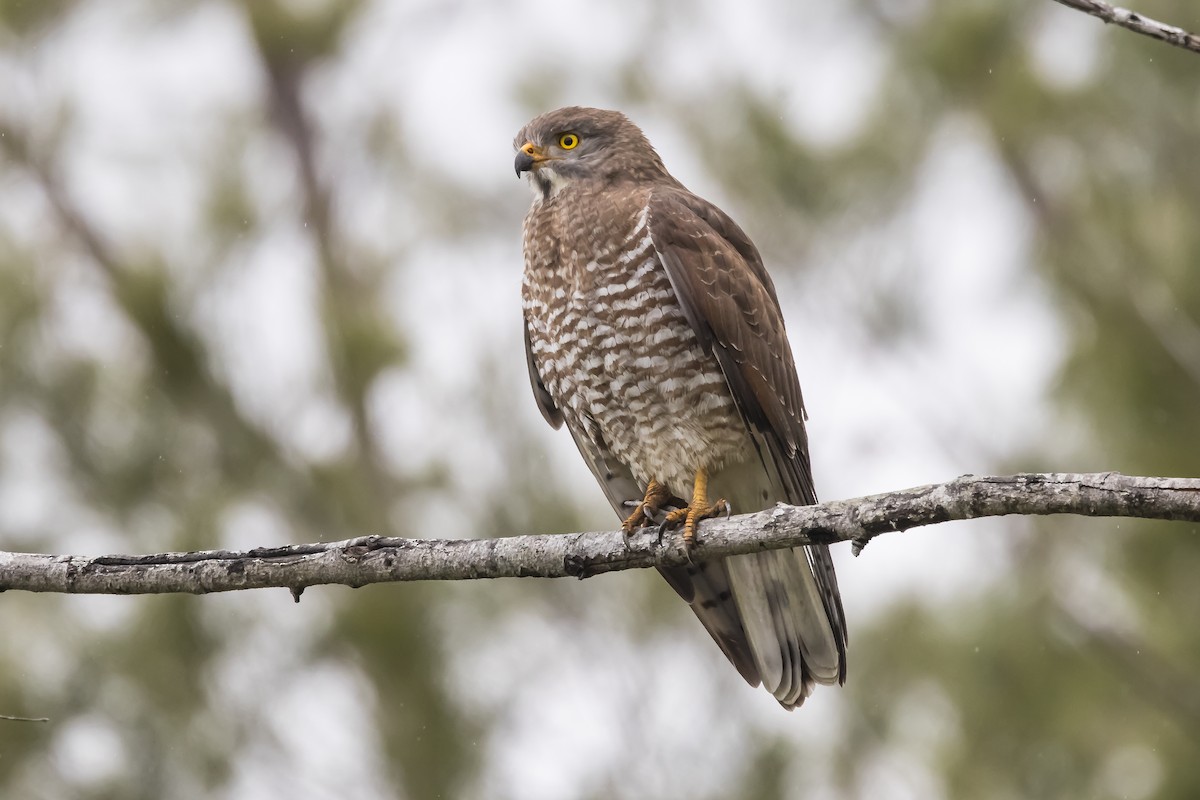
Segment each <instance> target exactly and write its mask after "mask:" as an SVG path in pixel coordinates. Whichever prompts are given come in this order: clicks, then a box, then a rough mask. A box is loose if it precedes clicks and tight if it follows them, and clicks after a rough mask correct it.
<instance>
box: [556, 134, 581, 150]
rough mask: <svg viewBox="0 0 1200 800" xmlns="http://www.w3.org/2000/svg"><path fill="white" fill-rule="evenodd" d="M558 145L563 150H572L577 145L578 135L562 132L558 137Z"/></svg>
mask: <svg viewBox="0 0 1200 800" xmlns="http://www.w3.org/2000/svg"><path fill="white" fill-rule="evenodd" d="M558 146H559V147H561V148H562V149H563V150H574V149H575V148H576V147H578V146H579V137H578V136H576V135H575V134H573V133H564V134H563V135H562V136H560V137H558Z"/></svg>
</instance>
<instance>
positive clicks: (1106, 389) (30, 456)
mask: <svg viewBox="0 0 1200 800" xmlns="http://www.w3.org/2000/svg"><path fill="white" fill-rule="evenodd" d="M1139 10H1141V11H1143V12H1145V13H1147V14H1149V15H1151V16H1155V17H1158V18H1161V19H1164V20H1167V21H1170V22H1173V23H1175V24H1178V25H1181V26H1183V27H1186V28H1190V29H1193V30H1195V29H1200V11H1198V9H1197V7H1196V5H1195V3H1194V2H1193V0H1143V1H1142V2H1141V3H1140V4H1139ZM1198 70H1200V56H1197V55H1194V54H1189V53H1186V52H1183V51H1180V50H1176V49H1173V48H1170V47H1167V46H1165V45H1163V44H1161V43H1157V42H1154V41H1151V40H1149V39H1146V38H1143V37H1139V36H1136V35H1134V34H1132V33H1129V32H1127V31H1123V30H1119V29H1114V28H1107V27H1105V26H1103V25H1102V24H1100V23H1099V22H1098V21H1097V20H1095V19H1093V18H1090V17H1087V16H1085V15H1083V14H1080V13H1078V12H1074V11H1071V10H1068V9H1066V8H1064V7H1062V6H1059V5H1057V4H1056V3H1053V2H1051V1H1050V0H1020V1H1019V2H1018V1H1016V0H833V1H832V2H817V1H816V0H747V2H741V3H739V4H736V5H735V4H732V3H722V2H716V0H709V1H708V2H696V3H684V2H672V1H671V0H652V1H651V2H646V1H645V0H636V1H635V0H618V1H617V2H612V3H604V4H600V3H590V4H576V3H571V2H567V3H559V4H547V3H539V2H532V0H504V1H492V0H460V1H459V2H445V1H443V0H427V1H426V2H416V1H415V0H405V2H390V1H389V0H374V1H371V0H362V1H361V2H322V1H321V0H289V1H288V2H283V0H245V2H236V1H235V0H223V1H220V0H212V1H210V2H187V1H185V0H103V1H101V0H42V1H41V2H32V0H24V1H22V0H0V547H2V548H3V549H8V550H31V551H39V552H59V553H68V552H69V553H79V554H100V553H109V552H156V551H162V550H181V549H195V548H214V547H232V548H243V547H252V546H259V545H277V544H282V543H287V542H303V541H313V540H332V539H341V538H346V537H349V536H355V535H360V534H366V533H380V534H390V535H399V536H407V535H440V536H446V537H490V536H504V535H511V534H516V533H531V532H558V531H570V530H586V529H596V528H604V527H610V526H611V525H612V524H613V522H614V520H613V518H612V516H611V511H610V510H609V509H608V508H607V506H606V505H605V503H604V502H603V500H602V498H601V495H600V492H599V491H598V489H597V488H596V487H595V486H594V485H593V481H592V478H591V476H590V474H589V473H588V472H587V470H586V469H585V468H584V467H583V465H582V463H581V462H580V460H579V459H578V458H577V456H576V455H575V453H574V451H573V447H572V445H571V442H570V440H569V437H568V436H566V435H565V434H564V433H561V432H558V433H556V432H554V431H552V430H550V429H549V428H548V427H547V426H546V425H545V424H544V423H543V421H542V420H541V418H540V417H539V416H538V413H537V411H536V409H535V406H534V403H533V401H532V398H531V397H530V393H529V387H528V385H527V381H526V374H525V365H524V361H523V354H522V346H521V333H520V310H519V299H518V293H519V281H520V269H521V257H520V243H519V242H520V238H519V230H520V224H521V218H522V216H523V215H524V212H525V209H526V208H527V206H528V201H529V196H528V190H527V188H526V187H525V186H524V185H523V183H522V182H518V181H517V180H515V179H514V177H513V173H512V149H511V148H512V145H511V140H512V136H513V134H514V133H515V132H516V131H517V129H518V128H519V127H520V125H521V124H522V123H524V122H525V121H526V120H527V119H528V118H530V117H532V116H533V115H535V114H537V113H540V112H542V111H545V110H548V109H550V108H553V107H556V106H560V105H567V104H585V105H597V106H603V107H618V108H621V109H623V110H625V111H626V112H627V113H628V114H629V115H630V116H632V117H633V118H634V119H635V120H636V121H637V122H638V123H639V124H641V125H642V126H643V128H644V129H645V130H646V131H647V133H648V134H649V136H650V138H651V140H652V141H653V142H654V143H655V144H656V145H657V146H658V148H659V150H660V152H662V154H663V156H664V158H665V160H666V162H667V165H668V167H669V168H670V169H671V170H672V171H673V173H674V174H675V175H676V176H677V177H679V178H680V179H681V180H682V181H683V182H684V183H685V184H687V185H688V186H689V187H690V188H692V189H693V190H695V191H697V192H699V193H701V194H703V195H705V196H707V197H709V198H711V199H713V200H714V201H716V202H717V203H718V204H719V205H721V206H722V207H723V208H725V209H726V210H727V211H729V212H730V213H731V214H732V215H733V216H734V217H735V218H736V219H738V220H739V221H740V222H741V223H742V225H743V226H744V227H745V228H746V229H747V230H748V232H749V233H750V234H751V236H752V237H753V238H754V239H755V240H756V242H757V243H758V244H759V246H760V248H761V249H762V250H763V252H764V254H765V257H766V261H767V263H768V265H769V267H770V269H771V270H772V272H773V274H774V276H775V280H776V283H777V286H778V288H779V294H780V295H781V297H782V300H783V305H784V311H785V315H786V317H787V319H788V322H789V333H790V336H791V338H792V342H793V347H794V349H795V351H796V354H797V361H798V362H799V370H800V375H801V381H802V383H803V385H804V390H805V396H806V400H807V404H808V408H809V411H810V414H811V417H812V419H811V423H810V430H811V438H812V449H813V460H814V465H815V471H816V476H817V483H818V490H819V491H820V493H821V495H822V496H823V497H825V498H827V499H831V498H840V497H852V496H855V495H860V494H866V493H871V492H877V491H885V490H889V489H899V488H904V487H908V486H912V485H917V484H921V483H925V482H931V481H938V480H944V479H948V478H951V477H953V476H955V475H958V474H961V473H966V472H973V473H979V474H983V473H990V472H1011V471H1032V470H1057V471H1092V470H1095V471H1100V470H1119V471H1123V472H1128V473H1134V474H1153V475H1185V476H1194V475H1197V474H1200V446H1198V445H1200V269H1198V266H1200V225H1198V224H1197V220H1198V219H1200V158H1198V157H1197V153H1198V152H1200V151H1198V149H1197V142H1198V138H1197V136H1198V134H1197V131H1198V130H1200V88H1198V87H1200V84H1198V83H1197V79H1196V76H1197V74H1200V73H1198ZM1196 533H1197V532H1196V528H1195V526H1190V525H1185V524H1151V523H1142V522H1136V523H1135V522H1132V521H1129V520H1124V521H1111V522H1109V521H1101V520H1079V519H1073V518H1051V519H1045V520H1040V521H1031V520H1027V519H1020V518H1010V519H1001V520H989V521H982V522H976V523H967V524H953V525H944V526H940V527H939V528H936V529H933V528H930V529H923V530H918V531H912V532H910V533H907V534H902V535H892V536H886V537H883V538H882V539H880V540H877V541H876V542H875V543H873V544H872V545H871V546H870V547H869V548H867V550H866V551H865V553H864V554H863V555H862V556H861V557H859V558H857V559H855V558H852V557H850V555H849V552H848V550H847V549H844V548H840V547H839V548H837V552H836V554H835V557H836V558H837V560H838V566H839V570H840V574H841V582H842V589H843V593H844V595H845V602H846V609H847V613H848V616H849V619H850V634H851V636H850V652H849V658H850V669H849V679H848V682H847V685H846V687H845V688H844V689H842V690H829V689H825V690H820V691H818V692H817V694H816V695H815V696H814V697H812V698H811V699H810V700H809V702H808V703H807V704H806V705H805V706H804V708H803V709H801V710H800V711H798V712H796V713H794V714H788V713H785V712H783V711H782V710H781V709H780V708H779V707H778V706H777V705H776V704H775V703H774V702H773V701H772V700H771V698H770V697H769V696H768V695H767V694H766V693H764V692H762V691H754V690H751V689H749V688H748V687H746V686H745V685H744V684H742V683H741V681H740V679H739V678H738V677H737V675H736V673H735V672H734V670H733V669H732V668H730V667H729V666H728V665H727V664H726V663H725V662H724V660H723V658H722V657H721V655H720V654H719V652H718V651H717V649H716V648H715V647H714V646H713V645H712V644H711V642H710V641H709V640H708V637H707V636H706V635H705V634H704V633H703V631H702V630H701V629H700V627H699V626H698V625H697V624H696V622H695V620H694V619H693V618H692V617H691V614H690V613H689V612H688V611H687V609H686V607H684V606H683V604H682V603H680V602H678V601H677V600H676V599H675V598H674V597H673V595H672V594H671V592H670V590H669V589H668V588H667V587H666V585H665V583H663V582H662V581H661V580H659V579H658V578H657V576H655V575H653V574H651V573H646V572H639V573H624V574H620V575H611V576H605V577H602V578H597V579H594V580H589V581H584V582H577V581H559V582H551V581H540V582H538V581H494V582H470V583H463V584H447V583H432V584H417V585H393V586H372V587H369V588H365V589H361V590H357V591H352V590H349V589H343V588H338V587H326V588H314V589H310V590H309V591H308V592H306V593H305V595H304V598H303V601H302V602H301V603H299V605H296V604H293V602H292V599H291V597H290V596H289V595H288V593H287V592H286V591H283V590H278V591H257V592H240V593H233V594H228V595H222V596H210V597H140V598H128V597H64V596H50V595H46V596H37V595H29V594H17V593H9V594H5V595H3V596H2V597H0V713H3V714H10V715H25V716H34V717H49V718H50V720H51V721H50V722H49V723H45V724H37V723H19V722H8V721H3V720H0V796H3V797H11V798H22V799H24V798H32V799H34V800H38V799H40V798H47V799H54V800H59V799H60V798H79V799H80V800H93V799H95V800H99V799H101V798H146V799H147V800H150V799H152V798H185V799H186V798H277V797H295V798H352V799H353V798H364V799H368V798H433V797H443V798H451V797H472V798H495V799H497V800H499V799H501V798H521V799H522V800H524V799H526V798H566V799H568V800H570V799H573V798H580V799H581V800H582V799H585V798H680V797H689V798H693V799H694V800H703V799H704V798H747V799H749V798H762V799H764V800H765V799H767V798H835V797H861V798H885V797H886V798H960V797H971V798H1063V797H1088V798H1108V797H1112V798H1128V800H1140V799H1141V798H1151V797H1153V798H1194V797H1196V796H1198V795H1200V759H1197V758H1196V742H1197V741H1200V624H1197V620H1198V619H1200V579H1198V578H1197V576H1198V575H1200V539H1197V536H1196Z"/></svg>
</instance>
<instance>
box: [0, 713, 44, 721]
mask: <svg viewBox="0 0 1200 800" xmlns="http://www.w3.org/2000/svg"><path fill="white" fill-rule="evenodd" d="M0 719H3V720H8V721H9V722H49V721H50V718H49V717H14V716H12V715H10V714H0Z"/></svg>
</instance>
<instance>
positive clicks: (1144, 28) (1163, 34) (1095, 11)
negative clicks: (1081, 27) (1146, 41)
mask: <svg viewBox="0 0 1200 800" xmlns="http://www.w3.org/2000/svg"><path fill="white" fill-rule="evenodd" d="M1055 1H1056V2H1058V3H1062V4H1063V5H1064V6H1068V7H1070V8H1074V9H1075V10H1077V11H1082V12H1084V13H1085V14H1091V15H1092V16H1093V17H1097V18H1098V19H1102V20H1104V21H1105V22H1109V23H1112V24H1113V25H1119V26H1121V27H1122V28H1127V29H1129V30H1131V31H1134V32H1136V33H1140V34H1142V35H1143V36H1149V37H1150V38H1152V39H1158V40H1159V41H1161V42H1166V43H1168V44H1173V45H1175V46H1176V47H1182V48H1183V49H1184V50H1191V51H1192V52H1193V53H1200V36H1197V35H1196V34H1194V33H1189V32H1188V31H1185V30H1184V29H1183V28H1177V27H1175V26H1174V25H1167V24H1165V23H1162V22H1159V21H1157V20H1153V19H1150V18H1149V17H1146V16H1143V15H1142V14H1138V13H1137V12H1134V11H1130V10H1129V9H1127V8H1121V7H1120V6H1113V5H1110V4H1108V3H1105V2H1104V1H1103V0H1055Z"/></svg>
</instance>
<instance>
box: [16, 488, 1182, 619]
mask: <svg viewBox="0 0 1200 800" xmlns="http://www.w3.org/2000/svg"><path fill="white" fill-rule="evenodd" d="M1007 514H1022V515H1030V514H1077V515H1082V516H1091V517H1142V518H1146V519H1166V520H1185V521H1190V522H1200V479H1197V478H1137V477H1129V476H1125V475H1120V474H1117V473H1112V472H1109V473H1100V474H1028V475H1013V476H1009V477H976V476H973V475H964V476H962V477H960V478H956V479H955V480H952V481H949V482H948V483H941V484H933V485H929V486H918V487H916V488H913V489H905V490H903V491H899V492H888V493H886V494H877V495H872V496H870V497H861V498H857V499H854V500H835V501H832V502H828V503H821V504H820V505H816V506H786V505H779V506H776V507H775V508H773V509H768V510H766V511H760V512H758V513H756V514H744V515H741V516H736V517H732V518H730V519H714V520H708V521H706V522H704V523H703V524H702V525H701V528H700V541H699V544H698V545H697V546H696V547H695V548H694V549H693V550H692V552H691V553H690V554H689V553H688V551H687V550H686V549H685V547H684V545H683V541H682V538H681V537H680V535H679V534H678V532H667V533H666V534H665V535H663V536H662V537H660V536H659V534H658V532H657V530H652V529H647V530H643V531H641V532H639V533H637V534H635V535H634V536H633V537H631V538H630V541H629V542H628V544H626V542H625V540H624V538H623V537H622V536H621V533H620V532H619V531H593V532H588V533H567V534H550V535H540V536H513V537H510V538H503V539H399V538H389V537H383V536H363V537H359V538H356V539H347V540H344V541H339V542H326V543H316V544H295V545H286V546H283V547H269V548H258V549H255V550H249V551H243V552H235V551H230V550H207V551H200V552H194V553H160V554H157V555H146V556H124V555H117V556H100V557H94V558H92V557H87V556H58V555H45V554H40V553H6V552H0V591H5V590H8V589H19V590H24V591H29V592H69V593H75V594H162V593H172V592H190V593H193V594H204V593H207V592H228V591H233V590H236V589H262V588H268V587H282V588H287V589H290V590H291V591H292V593H293V595H294V596H295V597H296V599H297V600H299V597H300V592H302V591H303V590H304V588H305V587H307V586H316V585H320V584H341V585H343V586H355V587H357V586H364V585H366V584H369V583H388V582H392V581H427V580H442V581H445V580H472V579H476V578H529V577H535V578H563V577H576V578H587V577H590V576H592V575H598V574H600V573H604V572H613V571H616V570H623V569H639V568H645V567H653V566H667V565H679V564H683V563H685V562H687V561H688V559H689V557H690V558H691V559H692V560H702V559H710V558H720V557H723V556H730V555H736V554H739V553H752V552H757V551H759V550H774V549H779V548H784V547H795V546H797V545H802V544H832V543H834V542H841V541H853V542H854V551H855V554H856V555H857V553H858V552H859V551H860V550H861V549H862V548H863V547H864V546H865V545H866V544H867V542H869V541H870V540H871V539H873V538H875V537H876V536H879V535H881V534H884V533H888V532H891V531H904V530H908V529H909V528H916V527H920V526H922V525H934V524H937V523H939V522H948V521H950V520H964V519H976V518H979V517H993V516H1004V515H1007Z"/></svg>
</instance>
